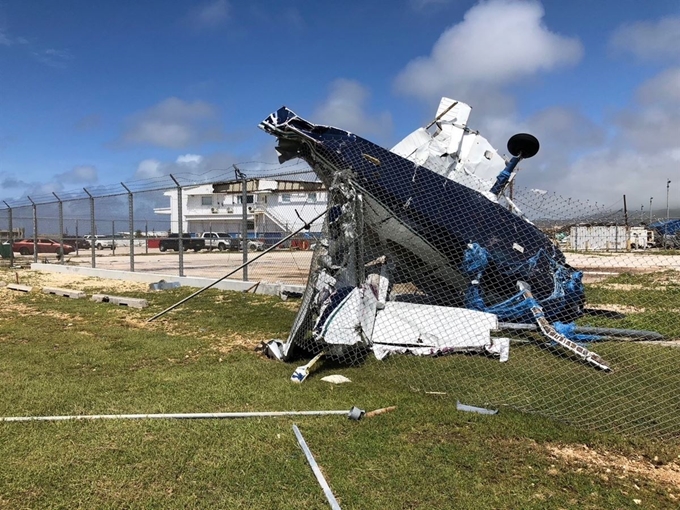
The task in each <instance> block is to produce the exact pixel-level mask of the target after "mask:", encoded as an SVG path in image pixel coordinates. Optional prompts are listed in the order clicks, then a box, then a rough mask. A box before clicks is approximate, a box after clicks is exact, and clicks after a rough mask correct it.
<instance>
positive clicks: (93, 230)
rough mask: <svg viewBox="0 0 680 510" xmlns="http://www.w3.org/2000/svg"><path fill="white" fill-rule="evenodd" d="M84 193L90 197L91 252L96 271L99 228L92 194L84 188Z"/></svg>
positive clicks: (93, 266)
mask: <svg viewBox="0 0 680 510" xmlns="http://www.w3.org/2000/svg"><path fill="white" fill-rule="evenodd" d="M83 191H85V193H87V196H88V197H90V251H91V252H92V263H91V265H92V268H93V269H94V268H95V267H97V262H96V256H95V253H94V250H95V244H96V241H97V238H96V237H95V235H96V232H97V226H96V225H95V223H94V197H93V196H92V195H91V194H90V192H89V191H87V189H85V188H83Z"/></svg>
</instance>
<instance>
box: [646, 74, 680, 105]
mask: <svg viewBox="0 0 680 510" xmlns="http://www.w3.org/2000/svg"><path fill="white" fill-rule="evenodd" d="M638 97H639V98H640V100H641V101H642V102H643V103H645V104H654V103H660V102H661V103H663V104H667V105H668V106H673V105H675V106H676V107H677V106H680V67H675V68H670V69H666V70H665V71H663V72H662V73H661V74H659V75H657V76H655V77H654V78H652V79H651V80H649V81H647V82H646V83H644V84H643V85H642V87H640V91H639V93H638Z"/></svg>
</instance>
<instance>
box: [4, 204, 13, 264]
mask: <svg viewBox="0 0 680 510" xmlns="http://www.w3.org/2000/svg"><path fill="white" fill-rule="evenodd" d="M2 202H3V203H4V204H5V205H6V206H7V211H8V214H9V217H8V221H9V225H8V227H9V235H8V237H7V240H8V241H9V266H10V267H12V266H13V265H14V248H13V245H14V230H13V229H14V225H13V224H12V208H11V207H10V206H9V204H8V203H7V202H5V201H4V200H3V201H2Z"/></svg>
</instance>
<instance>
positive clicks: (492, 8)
mask: <svg viewBox="0 0 680 510" xmlns="http://www.w3.org/2000/svg"><path fill="white" fill-rule="evenodd" d="M443 95H446V96H448V97H452V98H454V99H458V100H461V101H465V102H467V103H469V104H470V105H471V106H472V107H473V112H472V116H471V118H470V126H471V127H473V128H475V129H479V130H480V131H481V132H482V133H483V134H484V135H486V136H487V138H489V139H490V140H491V142H492V143H493V144H494V145H495V146H496V148H497V149H499V151H500V152H502V153H503V152H505V142H506V140H507V138H508V136H509V135H511V134H513V133H515V132H520V131H528V132H531V133H534V134H535V135H536V136H537V137H538V138H539V139H540V140H541V142H542V150H541V152H540V153H539V155H538V156H536V157H535V158H534V159H532V160H530V161H527V162H525V163H524V164H523V168H522V171H521V173H520V174H519V176H518V184H519V185H520V186H526V187H529V188H534V187H538V188H542V189H547V190H550V191H556V192H558V193H559V194H561V195H564V196H573V197H583V198H588V199H590V200H594V201H597V202H599V203H603V204H609V203H614V202H616V201H617V200H620V198H621V195H622V194H624V193H626V194H627V196H628V202H629V206H630V207H631V208H635V207H637V208H639V204H648V202H649V197H650V196H655V197H658V200H659V202H657V203H660V201H661V200H662V199H663V201H664V202H665V191H666V179H671V180H672V181H673V183H672V184H671V192H672V196H671V205H674V204H675V205H676V206H678V205H680V2H678V1H677V0H674V1H670V0H651V1H647V2H640V1H637V0H635V1H634V0H616V1H614V0H602V1H598V2H592V1H590V0H589V1H585V0H571V1H569V2H564V1H559V0H543V1H542V2H538V1H529V0H489V1H483V2H475V1H464V0H390V1H374V2H369V1H352V0H346V1H344V2H327V1H319V0H287V1H274V0H250V1H237V0H207V1H205V2H190V1H172V0H163V1H156V0H146V1H144V2H138V1H131V0H121V1H117V2H92V1H80V0H70V1H69V0H62V1H55V0H31V1H21V0H0V198H5V199H17V198H19V197H22V196H24V195H25V194H26V193H34V194H37V193H49V192H51V191H56V192H59V191H67V190H72V189H80V188H82V187H83V186H97V185H106V184H112V183H118V182H120V181H126V182H128V181H133V180H136V179H144V178H155V177H158V176H160V175H164V174H167V173H170V172H173V173H174V172H177V173H181V172H183V171H186V172H190V171H192V172H198V171H204V170H208V169H212V168H229V167H230V166H231V164H232V163H243V162H251V163H248V164H249V165H250V166H249V167H248V168H253V169H255V168H259V167H263V168H264V165H269V166H267V168H271V164H272V163H274V162H275V153H274V149H273V148H274V145H275V140H274V139H273V138H271V137H269V136H267V135H266V134H264V133H263V132H261V131H260V130H259V129H258V128H257V124H258V123H259V122H260V121H261V120H262V119H263V118H264V117H266V116H267V115H268V114H269V113H271V112H272V111H274V110H276V109H277V108H278V107H280V106H281V105H284V104H285V105H286V106H288V107H289V108H291V109H293V110H294V111H296V112H297V113H298V114H299V115H301V116H303V117H305V118H307V119H309V120H311V121H313V122H317V123H326V124H332V125H335V126H337V127H340V128H343V129H347V130H350V131H354V132H356V133H357V134H359V135H361V136H364V137H366V138H369V139H371V140H372V141H374V142H376V143H379V144H381V145H384V146H387V147H389V146H392V145H394V144H395V143H396V142H398V141H399V140H400V139H401V138H403V137H404V136H406V135H407V134H408V133H409V132H411V131H412V130H414V129H416V128H417V127H419V126H421V125H423V124H425V123H426V122H428V120H430V119H431V117H432V116H433V114H434V108H435V107H436V104H437V103H438V101H439V98H440V97H441V96H443ZM253 171H254V170H253Z"/></svg>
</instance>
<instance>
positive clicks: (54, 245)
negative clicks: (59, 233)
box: [12, 239, 76, 255]
mask: <svg viewBox="0 0 680 510" xmlns="http://www.w3.org/2000/svg"><path fill="white" fill-rule="evenodd" d="M12 251H15V252H17V251H18V252H19V253H20V254H22V255H33V239H21V240H20V241H15V242H14V243H12ZM74 251H76V249H75V248H74V247H73V246H71V245H70V244H64V255H68V254H69V253H72V252H74ZM38 253H56V254H58V255H59V254H61V245H60V244H59V241H55V240H54V239H38Z"/></svg>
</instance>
